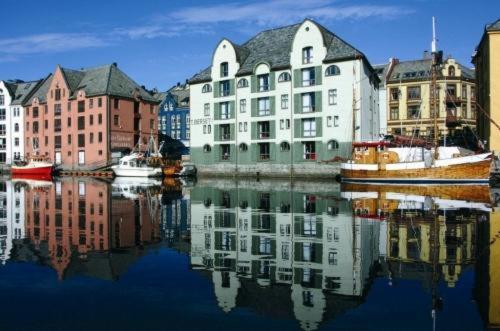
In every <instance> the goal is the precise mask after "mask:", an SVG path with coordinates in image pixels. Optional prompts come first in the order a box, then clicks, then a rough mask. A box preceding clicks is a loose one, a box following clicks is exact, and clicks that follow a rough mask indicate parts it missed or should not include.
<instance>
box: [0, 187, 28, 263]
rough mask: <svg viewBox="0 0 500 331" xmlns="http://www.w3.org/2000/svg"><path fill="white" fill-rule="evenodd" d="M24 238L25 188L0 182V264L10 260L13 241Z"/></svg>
mask: <svg viewBox="0 0 500 331" xmlns="http://www.w3.org/2000/svg"><path fill="white" fill-rule="evenodd" d="M24 236H25V228H24V188H23V187H22V185H16V184H15V183H13V182H12V181H0V264H2V265H3V264H5V263H6V262H7V261H8V260H9V258H10V253H11V250H12V246H13V240H15V239H23V238H24Z"/></svg>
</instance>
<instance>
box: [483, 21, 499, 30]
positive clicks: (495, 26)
mask: <svg viewBox="0 0 500 331" xmlns="http://www.w3.org/2000/svg"><path fill="white" fill-rule="evenodd" d="M486 31H500V19H498V20H496V22H493V23H490V24H488V25H486Z"/></svg>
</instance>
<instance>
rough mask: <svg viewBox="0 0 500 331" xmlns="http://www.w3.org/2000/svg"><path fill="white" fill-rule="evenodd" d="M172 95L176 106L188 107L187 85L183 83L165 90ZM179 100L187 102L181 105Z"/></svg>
mask: <svg viewBox="0 0 500 331" xmlns="http://www.w3.org/2000/svg"><path fill="white" fill-rule="evenodd" d="M167 92H168V93H170V94H171V95H172V97H173V98H174V100H175V102H176V103H177V106H178V107H189V85H188V84H184V85H180V86H174V87H172V88H171V89H170V90H168V91H167ZM181 102H187V103H188V104H187V105H186V106H181Z"/></svg>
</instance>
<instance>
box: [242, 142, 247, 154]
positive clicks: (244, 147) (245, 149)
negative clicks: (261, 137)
mask: <svg viewBox="0 0 500 331" xmlns="http://www.w3.org/2000/svg"><path fill="white" fill-rule="evenodd" d="M246 151H248V145H247V144H245V143H241V144H240V152H246Z"/></svg>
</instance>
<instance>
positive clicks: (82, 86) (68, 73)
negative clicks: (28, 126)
mask: <svg viewBox="0 0 500 331" xmlns="http://www.w3.org/2000/svg"><path fill="white" fill-rule="evenodd" d="M61 71H62V73H63V76H64V79H65V80H66V83H67V85H68V88H69V90H70V92H71V95H70V98H73V97H75V96H76V93H77V91H79V90H83V91H85V95H87V96H96V95H110V96H117V97H123V98H134V95H135V93H136V91H137V92H138V93H139V95H140V97H141V98H142V99H143V100H146V101H152V102H157V99H156V98H155V97H154V96H153V95H151V94H150V92H148V91H146V90H145V89H144V88H143V87H141V86H139V84H137V83H136V82H135V81H133V80H132V79H131V78H130V77H128V76H127V75H126V74H125V73H124V72H123V71H122V70H120V69H119V68H118V67H117V66H116V64H109V65H104V66H99V67H92V68H86V69H81V70H73V69H67V68H61ZM51 82H52V77H50V81H48V80H47V81H45V82H44V84H42V86H41V87H40V88H39V89H38V90H37V91H36V93H35V95H34V96H35V97H38V99H39V100H40V102H44V101H46V100H45V99H46V94H47V91H48V88H49V85H50V83H51Z"/></svg>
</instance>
